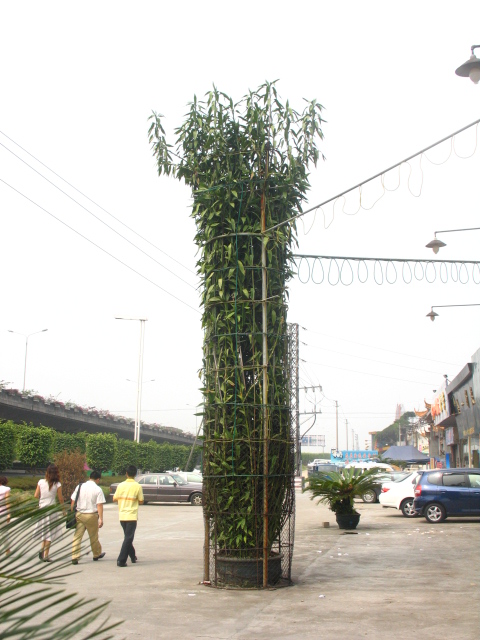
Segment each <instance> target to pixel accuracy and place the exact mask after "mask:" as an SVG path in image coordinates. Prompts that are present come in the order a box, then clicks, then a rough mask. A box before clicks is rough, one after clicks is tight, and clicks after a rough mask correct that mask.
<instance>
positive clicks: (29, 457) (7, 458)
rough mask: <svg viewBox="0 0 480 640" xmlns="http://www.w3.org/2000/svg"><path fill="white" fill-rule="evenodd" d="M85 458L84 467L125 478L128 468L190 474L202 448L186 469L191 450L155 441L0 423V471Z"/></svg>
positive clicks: (9, 422)
mask: <svg viewBox="0 0 480 640" xmlns="http://www.w3.org/2000/svg"><path fill="white" fill-rule="evenodd" d="M75 451H77V452H79V453H81V454H86V456H87V463H88V465H89V466H90V468H92V469H96V470H98V471H103V472H105V471H107V470H112V471H113V472H114V473H117V474H119V475H122V476H123V475H124V474H125V471H126V469H127V467H128V465H130V464H134V465H135V466H136V467H137V468H138V469H142V470H148V471H152V472H157V473H159V472H163V471H168V470H169V469H174V468H177V467H179V468H180V469H183V470H184V471H190V470H192V469H193V468H194V467H195V464H197V463H199V460H200V453H201V447H196V448H195V451H194V454H193V455H192V457H191V462H190V469H186V464H187V461H188V458H189V457H190V451H191V447H190V446H187V445H175V444H169V443H162V444H159V443H157V442H155V441H154V440H150V441H149V442H141V443H137V442H134V441H133V440H126V439H123V438H117V436H116V435H112V434H108V433H91V434H88V433H85V432H81V433H63V432H59V431H55V430H53V429H50V428H49V427H44V426H39V427H35V426H33V425H32V424H30V425H27V424H25V423H23V424H15V423H13V422H11V421H8V422H0V469H8V468H10V467H11V466H12V463H13V462H14V460H17V461H18V462H20V463H21V464H22V465H24V466H26V467H31V468H39V467H45V466H46V465H47V464H48V463H49V462H51V461H52V460H53V459H54V458H56V457H57V456H58V455H60V454H64V453H73V452H75Z"/></svg>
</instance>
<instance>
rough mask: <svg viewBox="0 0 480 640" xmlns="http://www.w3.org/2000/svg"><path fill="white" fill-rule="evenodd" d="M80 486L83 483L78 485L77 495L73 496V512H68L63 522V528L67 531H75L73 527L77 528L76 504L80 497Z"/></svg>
mask: <svg viewBox="0 0 480 640" xmlns="http://www.w3.org/2000/svg"><path fill="white" fill-rule="evenodd" d="M82 484H83V482H80V483H79V485H78V490H77V495H76V496H75V503H74V505H73V511H70V513H69V514H68V516H67V519H66V521H65V526H66V527H67V529H75V527H76V526H77V503H78V496H79V495H80V487H81V486H82Z"/></svg>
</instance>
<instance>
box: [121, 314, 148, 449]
mask: <svg viewBox="0 0 480 640" xmlns="http://www.w3.org/2000/svg"><path fill="white" fill-rule="evenodd" d="M115 320H136V321H137V322H140V352H139V356H138V377H137V410H136V415H135V432H134V436H133V439H134V440H135V442H140V425H141V406H142V376H143V345H144V337H145V322H146V321H147V318H115Z"/></svg>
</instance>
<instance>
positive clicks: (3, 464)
mask: <svg viewBox="0 0 480 640" xmlns="http://www.w3.org/2000/svg"><path fill="white" fill-rule="evenodd" d="M15 438H16V428H15V424H14V423H13V422H12V421H11V420H9V421H8V422H0V470H1V469H9V468H10V467H11V466H12V463H13V461H14V460H15Z"/></svg>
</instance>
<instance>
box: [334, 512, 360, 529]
mask: <svg viewBox="0 0 480 640" xmlns="http://www.w3.org/2000/svg"><path fill="white" fill-rule="evenodd" d="M336 519H337V524H338V528H339V529H356V528H357V525H358V523H359V522H360V514H359V513H349V514H344V513H337V514H336Z"/></svg>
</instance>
